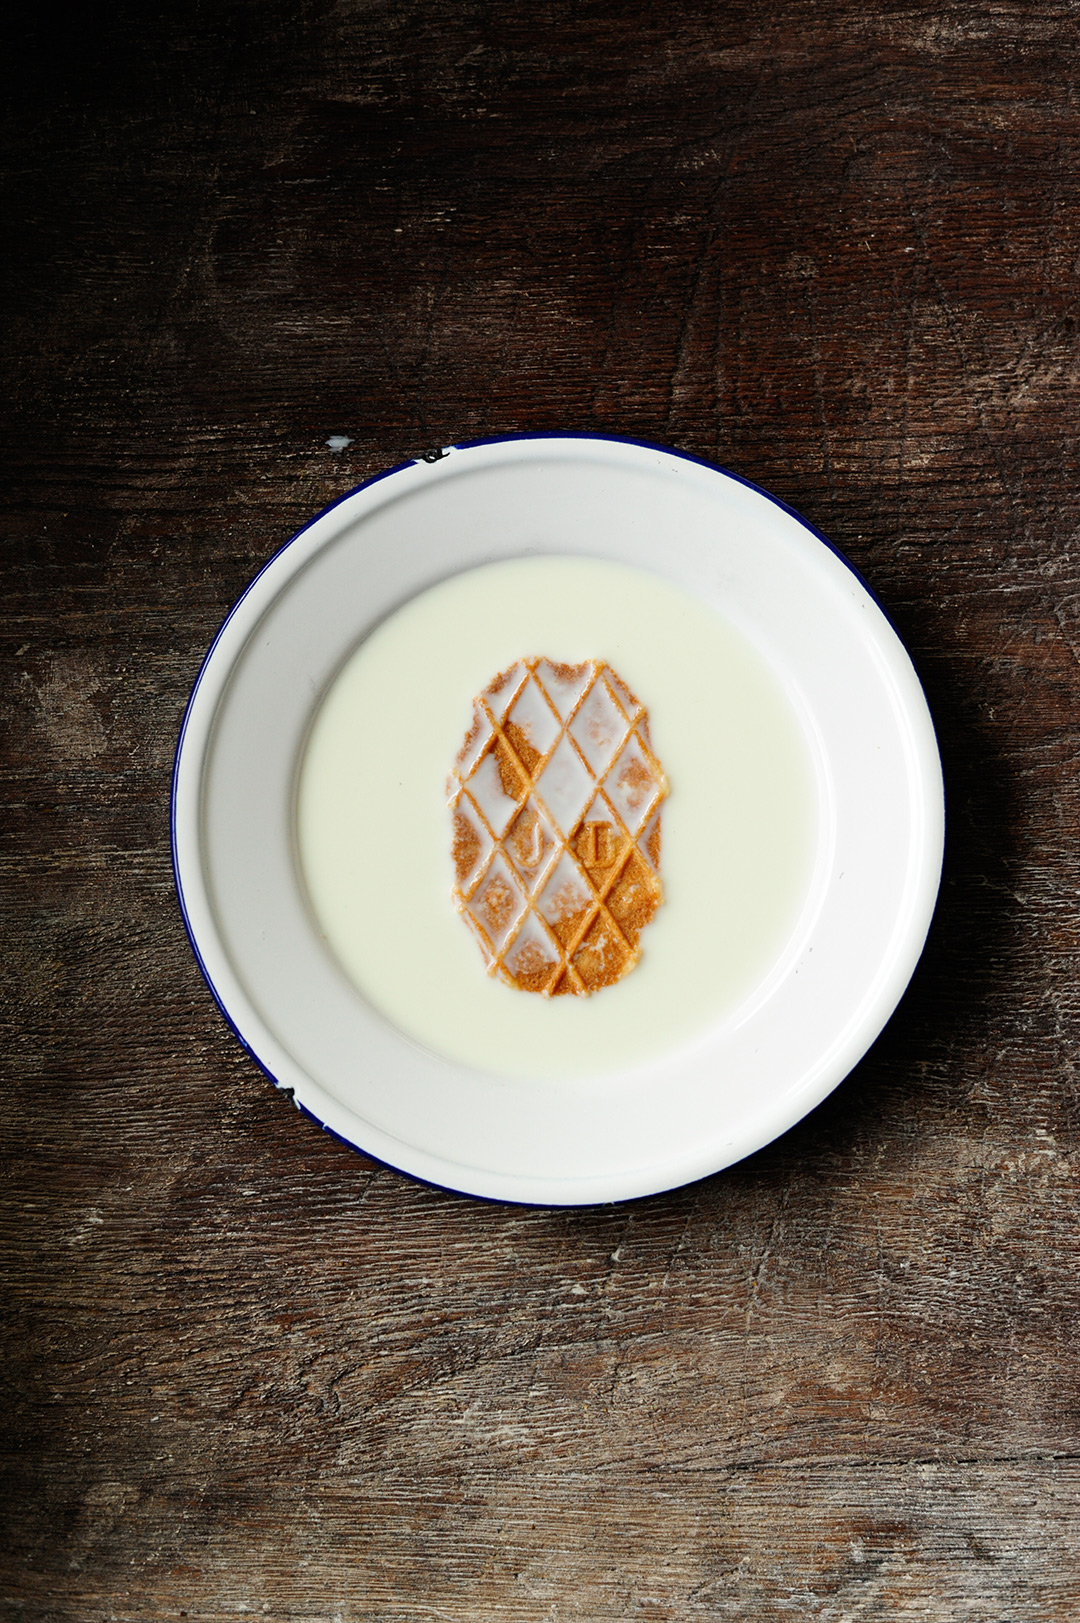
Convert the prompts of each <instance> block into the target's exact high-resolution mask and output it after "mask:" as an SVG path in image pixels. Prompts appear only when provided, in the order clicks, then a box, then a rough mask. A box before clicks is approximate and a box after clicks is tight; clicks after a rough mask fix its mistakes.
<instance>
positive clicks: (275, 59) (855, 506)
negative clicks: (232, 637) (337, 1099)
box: [0, 0, 1080, 1623]
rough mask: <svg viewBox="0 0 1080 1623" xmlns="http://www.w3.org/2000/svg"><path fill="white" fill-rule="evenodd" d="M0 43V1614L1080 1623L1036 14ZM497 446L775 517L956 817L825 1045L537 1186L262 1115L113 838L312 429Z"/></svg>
mask: <svg viewBox="0 0 1080 1623" xmlns="http://www.w3.org/2000/svg"><path fill="white" fill-rule="evenodd" d="M93 13H96V15H92V14H93ZM7 26H8V28H9V29H10V30H11V35H10V37H9V40H8V43H7V47H6V49H5V56H6V60H7V64H8V69H9V72H10V74H11V83H10V93H9V97H8V103H7V113H6V115H5V118H6V122H5V144H6V153H7V157H6V166H5V171H4V173H5V180H4V190H3V194H2V195H3V205H2V211H0V217H2V220H3V226H4V232H5V237H6V246H5V250H4V256H3V274H4V277H5V280H6V284H7V291H6V293H5V295H4V313H5V320H4V323H3V329H4V330H3V335H2V343H3V346H4V350H5V355H6V363H7V364H6V369H5V373H6V380H7V381H6V386H5V390H4V395H3V399H2V402H0V405H2V410H3V416H4V426H3V433H2V444H3V457H4V462H5V465H6V470H5V479H4V485H3V494H2V502H3V549H2V565H3V576H4V584H3V628H2V629H3V637H4V648H5V660H4V671H5V676H4V681H3V686H2V700H0V702H2V707H3V721H4V743H3V764H4V769H5V773H6V781H7V797H8V798H7V811H6V838H5V843H4V847H3V855H2V859H0V860H2V864H3V878H4V887H5V893H6V898H7V900H6V902H5V907H4V935H5V944H6V948H7V951H6V955H5V956H6V959H7V970H8V973H7V977H6V985H7V990H6V993H5V1031H4V1037H3V1044H2V1062H3V1066H4V1093H3V1098H4V1111H3V1123H4V1130H3V1139H4V1154H5V1179H4V1187H3V1201H4V1219H3V1222H4V1236H5V1246H4V1283H3V1307H4V1312H5V1316H6V1319H7V1323H8V1330H7V1342H6V1349H7V1350H6V1356H5V1361H4V1364H3V1376H4V1381H5V1388H6V1397H5V1398H4V1402H3V1436H4V1461H5V1466H4V1477H3V1490H2V1492H3V1512H4V1517H5V1527H6V1532H5V1538H4V1543H3V1555H2V1558H0V1561H2V1566H0V1616H3V1618H5V1619H17V1620H19V1623H46V1620H50V1623H51V1620H56V1623H60V1620H62V1623H69V1620H70V1623H76V1620H78V1623H83V1620H85V1623H105V1620H121V1623H144V1620H145V1623H160V1620H166V1619H168V1620H172V1619H178V1618H184V1617H187V1618H191V1619H198V1620H204V1623H211V1620H213V1623H217V1620H226V1619H228V1620H233V1619H235V1618H237V1617H241V1616H248V1615H254V1616H257V1617H269V1618H271V1619H288V1620H298V1623H299V1620H305V1623H309V1620H310V1623H316V1620H317V1623H362V1620H363V1623H367V1620H374V1619H378V1620H395V1623H397V1620H401V1623H405V1620H408V1623H413V1620H425V1619H430V1620H433V1623H434V1620H447V1619H449V1620H453V1623H458V1620H461V1623H464V1620H473V1619H478V1620H496V1619H515V1620H531V1619H551V1620H556V1623H565V1620H572V1619H578V1620H597V1623H601V1620H604V1623H606V1620H609V1619H611V1620H615V1619H619V1620H622V1619H626V1618H638V1617H640V1618H643V1619H652V1620H656V1623H667V1620H672V1623H675V1620H678V1623H682V1620H687V1623H691V1620H692V1623H697V1620H706V1619H708V1620H712V1619H716V1620H721V1619H724V1620H726V1619H738V1620H741V1619H746V1620H758V1619H778V1620H780V1619H788V1618H791V1617H799V1618H804V1617H805V1618H812V1619H819V1620H822V1623H826V1620H827V1623H848V1620H856V1619H858V1620H865V1619H889V1620H894V1619H907V1618H913V1619H914V1618H918V1619H920V1620H927V1619H928V1620H932V1623H954V1620H957V1619H963V1620H976V1623H981V1620H987V1623H990V1620H995V1623H996V1620H1001V1619H1006V1620H1009V1623H1043V1620H1050V1619H1053V1620H1058V1619H1071V1618H1076V1617H1078V1616H1080V1513H1078V1504H1077V1490H1078V1486H1080V1385H1078V1376H1080V1350H1078V1343H1077V1329H1078V1326H1077V1317H1076V1309H1077V1302H1078V1296H1080V1286H1078V1280H1077V1268H1078V1261H1080V1243H1078V1228H1080V1209H1078V1198H1080V1076H1078V1070H1077V1061H1078V1045H1077V1037H1078V1032H1080V1007H1078V994H1077V969H1078V962H1080V918H1078V907H1077V880H1078V870H1080V853H1078V842H1077V821H1078V810H1080V806H1078V802H1080V792H1078V788H1077V759H1078V756H1080V669H1078V666H1080V478H1078V474H1080V452H1078V425H1080V336H1078V329H1077V320H1078V313H1080V312H1078V300H1077V267H1078V262H1080V180H1078V175H1080V102H1078V92H1077V79H1076V74H1077V49H1078V45H1080V10H1078V8H1077V6H1076V4H1075V3H1065V0H1031V3H1023V0H986V3H981V4H975V3H973V0H959V3H953V4H948V3H940V4H922V3H919V0H907V3H903V4H899V3H893V0H882V3H880V4H877V5H875V6H873V7H871V8H866V7H864V5H863V4H862V3H856V0H817V3H815V0H767V3H766V4H764V5H753V6H752V5H749V4H742V3H736V0H727V3H723V0H719V3H713V4H706V3H703V0H702V3H698V4H694V3H692V0H672V3H669V4H667V5H665V6H646V5H644V4H630V3H627V0H599V3H597V0H578V3H576V4H573V5H571V4H568V3H567V4H553V3H550V0H539V3H538V4H536V5H532V6H525V7H514V8H512V7H502V8H500V7H498V6H490V5H485V4H480V3H477V0H465V3H463V4H461V5H457V6H453V5H452V6H449V7H447V8H438V7H435V8H433V7H427V6H420V5H416V4H397V3H395V0H385V3H378V0H368V3H364V0H339V3H336V4H335V3H332V0H289V3H285V0H246V3H232V4H230V3H228V0H222V3H221V4H220V5H218V6H216V7H213V6H211V5H209V4H196V3H193V0H176V3H174V4H169V5H166V4H165V3H164V0H161V3H160V4H159V5H157V6H153V5H144V6H142V7H138V6H135V5H133V4H132V0H115V3H114V4H113V5H112V6H111V7H107V8H105V7H102V8H94V7H84V8H81V9H80V10H79V11H77V12H72V13H71V14H70V15H63V14H61V13H58V12H57V11H55V10H54V9H52V8H46V7H43V6H38V7H22V8H20V15H19V18H18V21H17V23H15V24H11V23H9V24H8V25H7ZM547 429H582V430H589V431H600V432H612V433H617V434H628V435H636V436H641V437H645V438H650V439H655V440H660V441H664V442H667V443H670V444H672V445H675V446H679V447H682V448H684V449H686V450H688V451H692V452H695V453H698V454H699V455H702V456H705V457H708V458H712V459H715V460H717V461H719V462H720V463H722V464H724V465H726V466H729V467H731V468H733V469H735V470H736V471H738V472H739V473H741V474H743V475H745V476H747V477H749V478H751V479H754V480H757V481H759V482H760V483H762V484H764V485H765V486H766V487H768V488H769V489H771V490H772V491H774V492H776V493H777V494H779V495H780V496H782V497H783V498H784V499H786V500H787V501H789V502H790V503H792V504H793V505H794V506H795V507H796V508H798V509H799V510H800V511H802V512H803V513H804V514H805V515H806V516H807V517H808V518H809V519H810V520H811V521H812V522H813V523H815V524H816V525H818V526H819V527H820V528H821V529H823V530H824V531H825V532H826V533H827V534H828V535H830V536H831V537H832V538H833V539H834V540H835V542H836V543H837V544H838V545H839V546H840V547H841V548H843V549H844V551H846V553H847V554H848V555H849V556H850V557H851V558H852V559H853V561H854V562H855V563H856V564H857V566H858V567H859V569H860V570H862V571H863V572H864V574H865V575H866V576H867V578H868V579H869V580H870V582H871V583H872V585H873V586H874V588H875V589H876V590H877V592H878V593H879V594H880V596H881V598H882V599H883V601H884V603H885V605H886V606H887V608H888V610H889V612H890V614H891V615H892V616H893V617H894V619H895V622H896V624H897V625H898V627H899V628H900V630H901V632H902V634H903V635H904V637H905V638H906V640H907V641H908V643H909V645H910V647H911V649H912V651H913V654H914V657H915V659H916V662H917V664H918V668H919V670H920V672H921V674H922V676H923V678H924V681H925V684H926V688H927V691H928V694H929V697H930V701H931V705H932V708H933V712H934V715H935V718H936V721H937V725H938V728H939V733H940V739H941V744H942V750H943V755H944V760H945V767H946V774H947V787H948V796H949V810H950V832H949V849H948V857H947V865H946V874H945V882H944V887H943V892H942V899H941V904H940V908H939V912H938V916H937V919H936V922H935V925H934V928H933V931H932V935H931V940H930V944H929V947H928V950H927V953H926V955H925V957H924V960H923V963H922V965H921V967H920V969H919V970H918V972H917V974H916V977H915V980H914V982H913V984H912V987H911V989H910V991H909V993H908V995H907V996H906V998H905V999H904V1001H903V1003H902V1005H901V1007H900V1009H899V1011H898V1012H897V1014H896V1016H895V1017H894V1019H893V1020H892V1022H891V1024H890V1025H889V1027H888V1028H887V1030H886V1032H885V1034H884V1035H883V1036H882V1037H881V1039H880V1040H879V1042H878V1043H877V1044H876V1046H875V1047H874V1048H873V1050H872V1051H871V1053H870V1054H869V1056H868V1057H867V1058H866V1060H865V1061H864V1062H863V1063H862V1064H861V1065H860V1066H859V1067H858V1069H857V1071H856V1072H855V1073H854V1075H853V1076H852V1077H851V1078H850V1079H849V1080H848V1081H847V1082H846V1083H845V1084H844V1085H843V1086H842V1087H841V1088H840V1089H839V1090H838V1092H837V1093H836V1094H835V1095H834V1096H833V1097H832V1098H831V1099H830V1100H829V1101H828V1102H827V1103H826V1104H825V1105H823V1106H822V1107H821V1108H820V1109H819V1110H817V1111H816V1112H815V1113H814V1114H813V1115H812V1116H811V1117H810V1118H809V1119H808V1120H806V1121H805V1122H804V1123H803V1124H802V1125H801V1126H799V1127H798V1128H796V1129H795V1130H793V1131H792V1132H790V1133H789V1134H788V1135H787V1136H786V1137H785V1138H784V1139H782V1140H781V1141H780V1142H778V1143H776V1144H774V1145H773V1146H771V1147H770V1148H768V1149H767V1150H765V1151H763V1152H762V1153H760V1154H759V1155H757V1156H755V1157H754V1158H753V1159H752V1160H750V1161H748V1162H745V1163H744V1164H742V1165H741V1166H738V1167H736V1168H734V1169H733V1170H731V1171H729V1172H726V1173H724V1174H721V1175H719V1176H716V1177H713V1178H710V1179H707V1180H705V1181H704V1182H702V1183H700V1184H698V1185H696V1186H694V1187H691V1188H686V1189H682V1190H679V1191H676V1192H674V1193H671V1194H667V1195H663V1196H661V1197H657V1198H654V1199H649V1200H642V1201H638V1202H634V1203H630V1204H627V1205H624V1206H615V1207H608V1208H599V1209H591V1210H582V1211H548V1210H532V1209H514V1208H509V1207H502V1206H498V1205H482V1204H477V1203H474V1202H471V1201H469V1200H466V1199H463V1198H458V1197H456V1196H454V1195H452V1194H446V1193H441V1192H439V1191H436V1190H432V1189H428V1188H424V1187H420V1186H418V1185H416V1184H414V1183H411V1182H409V1181H408V1180H407V1179H405V1178H403V1177H401V1176H398V1175H396V1174H394V1173H393V1172H390V1171H387V1170H385V1169H383V1168H380V1167H378V1166H376V1165H374V1164H372V1163H370V1162H368V1161H365V1160H364V1159H363V1158H361V1157H359V1156H357V1155H354V1154H352V1153H350V1152H349V1151H348V1150H347V1149H345V1148H343V1147H342V1146H340V1145H339V1144H337V1143H335V1142H334V1141H333V1140H331V1139H330V1138H328V1137H326V1136H325V1135H323V1134H322V1133H320V1132H319V1130H318V1129H317V1128H316V1127H315V1126H313V1125H312V1124H311V1123H310V1122H308V1121H306V1120H304V1119H303V1118H301V1117H299V1116H298V1115H297V1114H296V1113H295V1112H294V1111H292V1110H291V1109H290V1108H289V1107H288V1105H287V1103H286V1102H285V1101H284V1100H283V1099H282V1098H281V1097H280V1096H279V1095H277V1094H276V1093H275V1092H274V1090H273V1089H272V1088H271V1087H270V1086H269V1085H268V1084H267V1083H266V1081H265V1080H264V1079H263V1078H262V1077H261V1075H260V1074H259V1073H258V1072H257V1071H256V1070H255V1068H254V1067H253V1065H252V1064H250V1063H249V1061H248V1060H247V1059H246V1058H245V1057H244V1055H243V1054H242V1053H241V1051H240V1050H239V1048H238V1047H237V1045H236V1044H235V1042H234V1041H233V1040H232V1038H231V1037H230V1036H229V1034H228V1032H227V1031H226V1029H225V1027H224V1025H223V1023H222V1021H221V1020H220V1018H219V1017H218V1015H217V1013H216V1011H215V1009H214V1007H213V1004H212V1002H211V999H210V997H209V995H208V993H207V992H206V990H205V988H204V986H203V984H202V982H201V980H200V977H199V974H198V971H197V969H196V967H195V965H194V963H193V961H192V957H191V954H190V952H189V950H188V947H187V943H186V940H185V937H184V934H183V931H182V928H181V926H180V922H179V919H178V916H177V909H176V903H175V900H174V896H173V889H172V881H171V875H170V865H169V848H168V782H169V770H170V764H171V759H172V751H173V745H174V740H175V736H176V732H177V728H178V725H179V722H180V717H181V714H182V711H183V706H184V702H185V699H186V695H187V692H188V689H189V686H190V684H191V682H192V679H193V677H194V675H195V672H196V670H197V669H198V665H199V661H200V659H201V657H202V654H203V652H204V650H205V648H206V646H207V644H208V642H209V640H210V638H211V636H212V635H213V632H214V630H215V627H216V626H217V624H218V622H219V620H220V618H221V617H222V615H223V614H224V612H225V611H226V609H227V608H228V606H229V604H230V603H231V602H232V600H233V599H234V598H235V596H236V595H237V593H238V592H239V590H240V589H241V587H242V586H243V584H244V583H245V581H246V580H247V579H248V577H249V576H250V575H251V574H252V572H253V571H254V570H255V569H256V567H257V566H258V565H259V564H260V563H261V562H262V561H263V560H264V559H265V558H266V557H267V556H268V555H269V554H270V553H271V552H272V551H273V550H275V549H276V548H277V547H278V546H279V545H280V544H281V542H282V541H283V540H285V539H286V538H287V536H288V535H289V534H290V533H291V531H292V530H293V529H294V528H296V527H297V526H298V525H299V524H300V523H301V522H303V521H304V520H305V519H306V518H308V517H309V516H310V515H311V514H313V513H314V512H315V511H316V510H317V509H318V508H319V507H320V506H322V505H323V504H325V503H326V502H327V501H329V500H330V499H332V498H333V497H335V496H337V495H339V494H340V493H342V492H343V491H344V490H346V489H347V488H349V487H350V486H351V485H353V484H355V483H357V482H358V481H359V480H360V479H361V478H362V477H364V476H365V475H367V474H370V473H372V472H375V471H377V470H378V469H380V468H383V467H386V466H389V465H391V464H393V463H395V462H398V461H400V460H402V459H403V458H406V457H408V456H411V455H414V454H416V453H418V452H420V451H422V450H423V449H425V448H426V447H428V446H430V445H432V444H439V443H449V442H451V441H453V440H460V439H462V438H466V437H469V436H478V435H483V434H499V433H508V432H513V431H516V430H547ZM333 434H341V435H346V436H348V437H350V438H351V440H352V442H353V443H352V444H351V445H350V446H349V447H348V449H347V450H346V451H344V452H341V453H339V454H334V453H333V452H331V451H330V450H329V449H328V448H327V446H326V443H325V442H326V440H327V438H328V437H329V436H331V435H333Z"/></svg>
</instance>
